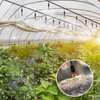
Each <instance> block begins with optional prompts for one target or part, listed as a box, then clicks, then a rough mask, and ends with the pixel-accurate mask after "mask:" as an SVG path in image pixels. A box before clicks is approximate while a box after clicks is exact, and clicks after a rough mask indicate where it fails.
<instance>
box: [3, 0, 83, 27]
mask: <svg viewBox="0 0 100 100" xmlns="http://www.w3.org/2000/svg"><path fill="white" fill-rule="evenodd" d="M4 1H6V2H9V3H11V4H14V5H17V6H20V7H23V8H26V9H28V10H31V11H34V12H37V13H40V14H43V15H45V16H48V17H51V18H54V19H57V20H59V21H62V22H65V23H68V24H71V25H74V26H77V27H81V26H78V25H75V24H72V23H69V22H67V21H64V20H62V19H59V18H56V17H53V16H51V15H48V14H45V13H42V12H40V11H37V10H34V9H31V8H28V7H25V6H23V5H20V4H17V3H14V2H12V1H9V0H4ZM47 1H48V0H47ZM81 28H82V27H81Z"/></svg>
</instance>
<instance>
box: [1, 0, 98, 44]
mask: <svg viewBox="0 0 100 100" xmlns="http://www.w3.org/2000/svg"><path fill="white" fill-rule="evenodd" d="M6 1H8V0H5V1H4V0H2V1H1V3H0V7H1V8H2V7H3V3H5V2H6ZM9 1H11V2H13V1H14V0H9ZM24 1H25V2H26V1H27V3H25V2H24ZM23 2H24V3H23ZM23 2H22V1H18V2H14V3H18V5H19V6H18V5H17V7H16V9H15V10H14V12H13V11H12V8H13V7H14V6H16V5H15V4H10V3H9V2H8V4H9V7H8V8H7V9H6V8H4V9H5V13H1V17H0V22H3V21H9V22H10V21H15V22H16V23H10V24H1V23H0V34H1V35H2V36H3V34H4V32H3V30H6V29H7V28H9V27H12V24H16V25H17V24H18V22H19V21H22V20H24V21H28V23H30V24H31V25H32V26H34V25H35V24H36V25H37V23H38V24H39V27H41V26H42V27H44V29H46V28H47V29H48V28H49V27H50V30H51V29H54V30H53V31H55V30H57V32H56V34H53V37H52V35H51V34H50V32H48V33H47V34H46V33H45V31H44V32H42V33H41V35H39V37H38V34H39V32H40V29H37V27H36V28H34V27H32V30H33V29H37V30H39V32H38V31H36V32H30V31H29V32H28V31H27V34H26V33H25V31H23V30H20V29H16V28H15V27H12V31H11V33H10V34H9V39H8V42H9V43H12V42H11V41H12V35H13V34H15V33H14V30H19V31H18V32H17V33H16V35H15V39H16V41H17V42H16V43H21V41H22V40H23V42H27V41H29V40H31V39H30V38H28V37H29V36H30V35H32V40H31V42H34V41H35V40H36V39H35V37H38V40H37V42H46V41H53V40H55V41H57V40H61V39H62V40H66V39H65V35H62V34H59V33H63V30H65V31H66V32H67V31H69V32H70V31H74V32H76V28H77V27H78V26H79V28H80V30H84V31H87V32H89V33H90V35H92V36H93V35H94V33H93V32H94V30H95V31H96V30H100V26H99V25H97V24H99V23H100V18H99V16H100V13H99V12H100V8H99V7H98V6H97V5H95V4H93V3H91V2H87V1H85V0H83V1H80V0H50V3H51V2H54V3H58V4H57V5H59V2H62V3H67V2H68V3H69V2H71V3H73V4H76V3H79V4H80V5H82V4H84V5H86V8H82V7H81V6H80V8H79V7H78V8H76V6H75V7H71V6H68V7H66V9H68V10H71V11H72V12H77V13H78V14H79V15H82V16H85V17H81V16H79V15H77V14H76V13H71V12H68V11H66V14H65V16H64V14H63V11H64V9H62V8H61V7H63V5H62V6H60V7H57V6H56V5H54V6H52V3H51V7H50V9H47V7H46V9H44V8H42V7H40V8H37V7H36V9H35V10H32V9H31V8H30V7H31V6H32V5H36V6H37V5H40V3H41V5H42V4H44V3H46V4H47V3H48V0H46V1H44V0H35V1H32V0H29V2H28V0H23ZM6 3H7V2H6ZM87 6H89V7H92V9H93V10H91V9H90V8H89V9H87V8H88V7H87ZM22 7H23V9H24V7H25V11H26V8H30V9H31V10H32V11H29V10H28V9H27V10H28V11H29V13H28V14H25V13H24V14H25V15H23V16H20V17H23V18H22V19H19V21H18V20H16V19H14V18H13V17H14V16H15V15H17V14H18V13H19V14H20V10H21V8H22ZM45 10H46V13H44V11H45ZM47 10H48V11H47ZM52 10H54V11H55V14H54V15H52V16H51V13H50V14H49V12H50V11H52ZM37 11H38V12H42V13H40V14H37V15H36V18H35V17H34V16H33V15H34V14H35V13H38V12H37ZM9 12H10V15H9ZM43 14H44V15H43ZM8 15H9V16H8ZM48 15H49V16H48ZM7 16H8V17H7ZM76 16H77V17H78V19H76ZM5 18H6V19H5ZM45 18H47V19H46V21H45ZM86 18H89V19H92V20H90V21H89V20H88V19H86ZM53 20H54V22H53ZM85 20H87V21H85ZM66 22H67V23H66ZM86 22H87V23H86ZM93 22H94V23H93ZM95 22H96V23H95ZM71 24H72V25H71ZM23 26H24V25H22V24H21V25H19V27H21V28H23ZM26 26H27V27H29V26H28V25H27V24H26ZM74 26H77V27H75V28H74V30H73V27H74ZM17 27H18V26H17ZM71 27H72V28H71ZM24 28H26V27H24ZM44 29H43V30H44ZM44 33H45V34H44ZM72 33H73V32H72ZM18 35H19V36H18ZM17 38H18V39H17ZM42 38H43V39H42ZM51 38H52V39H51Z"/></svg>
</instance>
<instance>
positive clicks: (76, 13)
mask: <svg viewBox="0 0 100 100" xmlns="http://www.w3.org/2000/svg"><path fill="white" fill-rule="evenodd" d="M46 1H48V2H50V3H51V4H54V5H56V6H58V7H60V8H62V9H64V10H67V11H69V12H71V13H73V14H76V15H78V16H81V17H83V18H85V19H87V20H90V21H92V22H94V23H96V24H99V25H100V23H98V22H96V21H94V20H92V19H90V18H88V17H85V16H83V15H81V14H78V13H76V12H74V11H72V10H69V9H68V8H65V7H63V6H60V5H58V4H56V3H54V2H51V1H49V0H46Z"/></svg>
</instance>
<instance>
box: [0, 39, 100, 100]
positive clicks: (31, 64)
mask: <svg viewBox="0 0 100 100" xmlns="http://www.w3.org/2000/svg"><path fill="white" fill-rule="evenodd" d="M99 55H100V46H99V44H98V43H97V42H96V40H94V41H93V40H90V41H86V42H82V41H79V42H78V41H70V42H67V43H62V42H59V41H57V42H56V43H45V44H44V43H31V44H29V45H25V44H20V45H11V47H10V48H9V49H8V50H3V49H0V99H1V100H99V99H100V71H99V69H100V67H99V66H100V56H99ZM70 59H79V60H82V61H84V62H86V63H87V64H88V65H89V66H90V68H91V69H92V71H93V76H94V78H93V80H94V81H93V85H92V87H91V88H90V90H89V91H88V92H87V93H86V94H84V95H83V96H80V97H76V98H71V97H68V96H66V95H64V94H63V93H62V92H61V91H60V90H59V88H58V87H57V84H56V81H55V80H56V73H57V70H58V68H59V67H60V66H61V64H63V63H64V62H65V61H67V60H70Z"/></svg>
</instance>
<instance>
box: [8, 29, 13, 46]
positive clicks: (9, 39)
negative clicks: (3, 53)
mask: <svg viewBox="0 0 100 100" xmlns="http://www.w3.org/2000/svg"><path fill="white" fill-rule="evenodd" d="M13 31H14V29H13V30H12V31H11V33H10V36H9V44H10V38H11V35H12V33H13Z"/></svg>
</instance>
